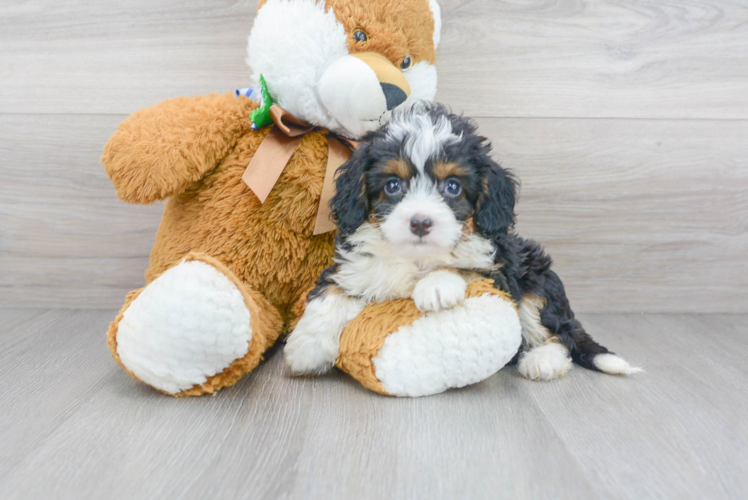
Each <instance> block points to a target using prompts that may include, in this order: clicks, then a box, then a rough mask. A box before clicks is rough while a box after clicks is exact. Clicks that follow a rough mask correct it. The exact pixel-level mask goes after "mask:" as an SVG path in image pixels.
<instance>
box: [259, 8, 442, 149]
mask: <svg viewBox="0 0 748 500" xmlns="http://www.w3.org/2000/svg"><path fill="white" fill-rule="evenodd" d="M431 9H432V12H434V17H435V20H436V19H437V18H438V21H437V22H436V24H437V25H439V26H441V16H440V14H439V12H438V10H439V9H438V5H436V6H434V5H431ZM434 37H435V40H436V41H438V30H437V31H435V33H434ZM248 52H249V56H248V58H247V63H248V64H249V65H250V66H251V68H252V86H253V87H255V88H258V87H259V79H260V74H262V75H263V76H264V77H265V81H266V82H267V84H268V89H269V90H270V94H271V96H272V97H273V99H274V100H275V101H276V102H277V103H278V104H280V105H281V106H282V107H283V108H285V109H286V110H288V111H289V112H290V113H292V114H293V115H295V116H297V117H298V118H300V119H302V120H304V121H307V122H310V123H313V124H315V125H319V126H322V127H325V128H327V129H329V130H331V131H333V132H335V133H339V134H342V135H345V136H348V137H351V138H354V139H355V138H359V137H361V136H362V135H363V134H365V133H366V132H368V131H370V130H375V129H377V128H379V127H380V126H381V125H384V124H385V123H386V122H387V121H388V120H389V119H390V116H391V114H392V113H391V111H388V110H387V108H386V100H385V99H384V93H383V92H382V89H381V87H380V86H379V85H378V83H377V82H374V81H373V80H372V78H371V76H372V75H373V71H372V70H371V69H370V68H368V66H367V65H366V64H365V63H363V62H361V61H360V60H359V62H360V63H361V64H357V63H355V62H354V61H351V60H350V59H355V58H352V57H350V56H349V54H348V46H347V34H346V32H345V28H344V27H343V25H342V24H340V23H339V22H338V21H337V19H336V18H335V14H334V12H333V11H332V9H327V8H326V5H325V3H324V2H318V1H316V0H293V1H290V0H268V2H267V3H266V4H265V5H263V6H262V8H261V9H260V10H259V12H258V13H257V17H256V18H255V23H254V27H253V28H252V32H251V33H250V35H249V48H248ZM343 58H345V59H343ZM348 58H350V59H348ZM365 67H366V68H365ZM356 68H358V69H356ZM404 76H405V78H406V79H407V80H408V82H409V84H410V87H411V96H410V97H409V98H408V99H407V100H406V101H405V103H403V104H401V105H400V107H408V106H411V105H412V104H413V103H414V102H415V101H416V100H419V99H426V100H432V99H433V98H434V96H435V95H436V80H437V78H436V68H435V67H434V66H433V65H430V64H429V63H428V61H422V62H420V63H417V64H416V65H414V66H413V67H412V68H411V69H410V70H408V71H406V72H404ZM374 83H377V84H376V85H374Z"/></svg>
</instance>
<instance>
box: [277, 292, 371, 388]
mask: <svg viewBox="0 0 748 500" xmlns="http://www.w3.org/2000/svg"><path fill="white" fill-rule="evenodd" d="M363 308H364V303H363V302H362V301H361V300H359V299H356V298H353V297H347V296H345V295H341V294H328V295H325V296H322V297H320V298H316V299H314V300H311V301H310V302H309V303H308V304H307V306H306V309H305V310H304V315H303V316H302V317H301V319H300V320H299V323H298V324H297V325H296V328H295V329H294V331H293V332H291V334H290V335H289V336H288V340H287V341H286V347H285V349H284V351H283V352H284V354H285V356H286V365H288V367H289V368H291V371H292V372H293V373H294V374H296V375H304V374H310V373H323V372H325V371H327V370H329V369H330V368H332V366H333V365H334V364H335V359H336V358H337V357H338V350H339V349H340V334H341V333H343V329H344V328H345V326H346V325H347V324H348V322H350V321H351V320H352V319H353V318H355V317H356V316H357V315H358V313H360V312H361V310H362V309H363Z"/></svg>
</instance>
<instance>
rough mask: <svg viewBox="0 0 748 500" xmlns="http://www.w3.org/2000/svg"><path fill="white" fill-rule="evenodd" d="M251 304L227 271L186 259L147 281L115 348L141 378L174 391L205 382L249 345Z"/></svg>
mask: <svg viewBox="0 0 748 500" xmlns="http://www.w3.org/2000/svg"><path fill="white" fill-rule="evenodd" d="M251 338H252V330H251V328H250V326H249V310H248V309H247V306H246V304H245V302H244V297H243V296H242V293H241V292H240V291H239V289H238V288H237V287H236V285H234V284H233V283H232V282H231V281H230V280H229V279H228V278H227V277H226V276H225V275H224V274H223V273H221V272H219V271H218V270H216V269H215V268H214V267H213V266H211V265H209V264H206V263H204V262H200V261H189V262H182V263H181V264H179V265H177V266H175V267H173V268H171V269H169V270H168V271H166V272H165V273H164V274H162V275H161V276H159V277H158V278H157V279H156V280H155V281H154V282H153V283H151V284H150V285H148V286H147V287H146V288H145V290H143V291H142V292H141V294H140V295H139V296H138V298H137V299H135V300H134V301H133V302H132V303H131V304H130V307H128V308H127V310H126V311H125V313H124V315H123V318H122V321H120V323H119V325H118V332H117V354H119V357H120V359H121V360H122V363H123V364H124V365H125V366H126V367H127V368H128V369H129V370H130V371H131V372H133V373H134V374H135V376H136V377H138V378H139V379H140V380H142V381H143V382H146V383H147V384H150V385H152V386H153V387H156V388H157V389H161V390H162V391H165V392H168V393H170V394H176V393H178V392H181V391H184V390H186V389H189V388H190V387H192V386H194V385H198V384H203V383H205V382H206V381H207V379H208V377H212V376H213V375H215V374H217V373H220V372H222V371H223V370H224V369H225V368H226V367H228V366H229V365H230V364H231V363H232V362H233V361H234V360H236V359H238V358H241V357H242V356H244V355H245V354H246V353H247V350H248V349H249V341H250V340H251Z"/></svg>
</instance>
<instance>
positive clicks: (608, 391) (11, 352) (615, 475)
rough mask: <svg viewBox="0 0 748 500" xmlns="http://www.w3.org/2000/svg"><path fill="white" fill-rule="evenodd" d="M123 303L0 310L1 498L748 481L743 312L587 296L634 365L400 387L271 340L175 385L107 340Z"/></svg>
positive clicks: (722, 493)
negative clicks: (154, 381)
mask: <svg viewBox="0 0 748 500" xmlns="http://www.w3.org/2000/svg"><path fill="white" fill-rule="evenodd" d="M114 314H115V311H113V310H109V311H43V310H35V311H20V312H19V311H14V310H0V384H2V386H3V387H5V388H6V390H3V391H2V392H0V408H2V411H1V412H0V497H1V498H3V499H9V500H10V499H16V498H19V499H20V498H24V499H26V498H72V497H74V498H78V499H88V498H92V499H93V498H110V499H112V500H117V499H119V498H184V499H192V498H288V499H294V498H308V499H315V498H327V499H338V498H341V499H344V498H360V499H368V498H435V499H440V498H476V499H478V498H497V497H502V498H503V497H506V498H558V499H566V498H568V499H577V500H584V499H587V498H590V499H592V498H612V499H639V498H645V497H646V498H726V499H730V498H734V499H738V498H745V496H746V495H748V482H747V481H746V476H745V474H744V470H745V468H746V467H748V454H746V449H748V446H746V445H748V443H747V442H746V440H747V438H748V427H747V426H746V423H745V419H744V415H745V413H746V411H748V397H747V396H746V392H745V391H744V390H742V389H743V388H744V386H745V383H746V382H747V381H748V370H746V367H745V364H744V362H743V361H744V359H745V357H746V355H748V340H747V339H748V335H746V334H748V331H747V330H746V327H745V325H746V320H748V317H746V316H745V315H700V316H699V315H690V316H689V315H677V316H667V315H644V316H641V315H622V314H616V315H583V316H582V317H581V320H582V321H583V322H584V323H585V325H586V326H587V328H588V329H589V330H590V331H592V332H593V333H594V335H595V336H596V338H597V339H598V340H599V341H601V342H603V343H604V344H606V345H608V346H609V347H611V348H613V349H615V350H616V351H618V352H620V353H621V354H623V355H624V356H626V357H628V358H629V359H631V360H632V361H635V362H642V363H644V366H645V368H646V370H647V372H646V373H645V374H641V375H638V376H636V377H632V378H618V377H611V376H606V375H602V374H599V373H593V372H590V371H587V370H583V369H580V368H575V369H573V370H572V371H571V373H570V374H569V375H567V376H566V377H565V378H563V379H561V380H558V381H554V382H550V383H540V382H531V381H527V380H524V379H522V378H521V377H519V376H518V374H517V373H516V369H514V368H511V367H510V368H506V369H504V370H502V371H501V372H499V373H498V374H497V375H495V376H493V377H491V378H490V379H488V380H487V381H485V382H483V383H481V384H477V385H474V386H471V387H468V388H465V389H463V390H457V391H450V392H447V393H445V394H442V395H438V396H433V397H428V398H421V399H394V398H386V397H382V396H378V395H376V394H374V393H371V392H368V391H366V390H365V389H363V388H361V387H360V386H358V385H357V384H356V383H355V382H353V381H352V380H351V379H350V378H348V377H346V376H344V375H343V374H341V373H339V372H336V373H333V374H331V375H329V376H325V377H320V378H308V379H304V378H291V377H289V376H287V374H286V373H285V371H284V369H283V366H282V359H281V357H282V355H281V353H277V352H276V353H275V354H273V355H271V357H270V359H269V360H268V361H267V362H266V363H265V364H263V365H261V367H260V368H259V369H258V370H256V371H255V372H254V373H252V374H250V375H249V376H247V377H246V378H245V379H244V380H242V381H241V382H240V383H239V384H238V385H236V386H234V387H233V388H230V389H228V390H224V391H222V392H220V393H218V395H216V396H215V397H203V398H198V399H180V400H176V399H172V398H168V397H165V396H163V395H161V394H160V393H156V392H155V391H153V390H150V389H148V388H146V387H145V386H143V385H141V384H138V383H136V382H135V381H134V380H132V379H130V378H129V377H128V376H127V375H126V374H124V373H123V372H122V371H121V370H120V369H119V368H118V367H117V366H116V365H115V364H114V362H113V361H112V360H111V359H109V356H108V353H107V350H106V346H105V343H104V335H103V333H104V331H105V330H106V326H107V322H108V321H109V319H111V317H112V316H113V315H114ZM663 331H666V332H670V333H672V335H669V336H664V335H661V332H663ZM705 331H708V332H709V339H710V340H709V342H708V343H705V342H704V341H703V335H704V332H705ZM697 353H698V354H697ZM8 388H10V390H8Z"/></svg>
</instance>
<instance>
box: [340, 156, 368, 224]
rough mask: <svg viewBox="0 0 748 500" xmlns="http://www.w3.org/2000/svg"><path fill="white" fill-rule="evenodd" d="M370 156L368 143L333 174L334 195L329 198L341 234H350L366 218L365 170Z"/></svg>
mask: <svg viewBox="0 0 748 500" xmlns="http://www.w3.org/2000/svg"><path fill="white" fill-rule="evenodd" d="M370 161H371V158H370V156H369V146H368V144H366V145H364V146H362V147H361V148H360V149H359V150H358V151H356V152H355V153H353V155H352V156H351V157H350V158H349V159H348V161H347V162H345V163H344V164H343V165H341V166H340V168H339V169H338V172H337V173H336V174H335V196H333V197H332V200H330V208H331V209H332V220H333V221H335V224H336V225H337V226H338V229H339V230H340V232H341V233H342V234H352V233H354V232H355V231H356V229H358V228H359V227H360V226H361V224H363V223H364V221H365V220H366V217H367V214H368V212H369V200H368V197H367V195H366V171H367V169H368V165H369V162H370Z"/></svg>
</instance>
